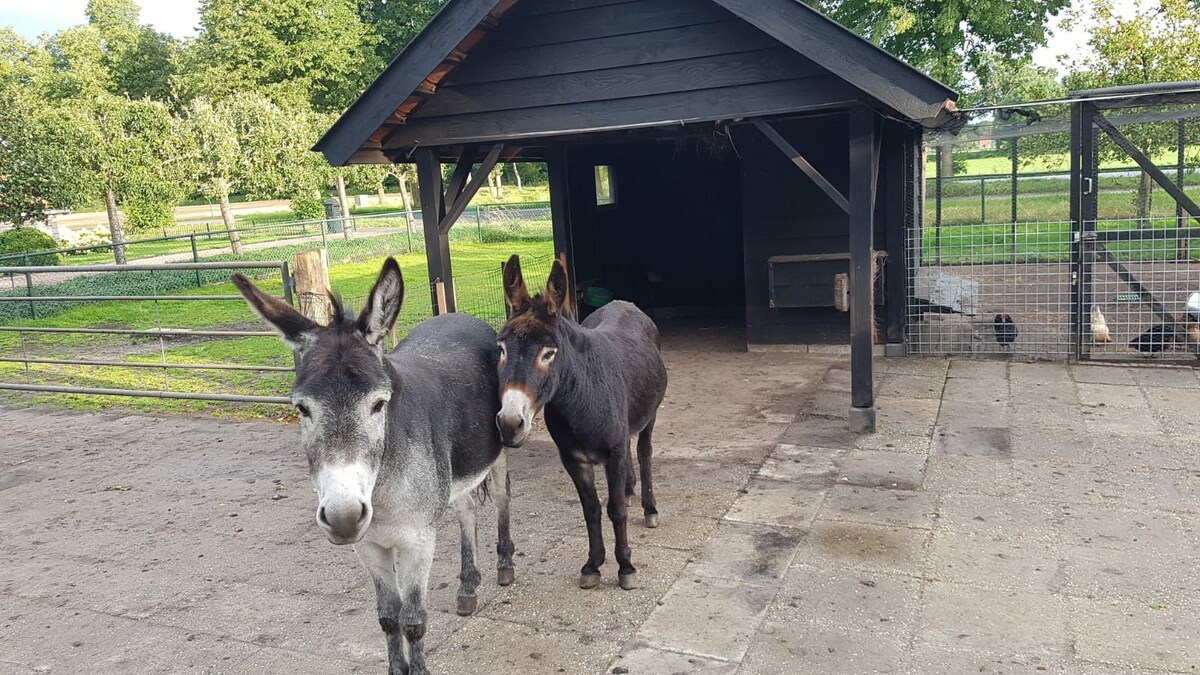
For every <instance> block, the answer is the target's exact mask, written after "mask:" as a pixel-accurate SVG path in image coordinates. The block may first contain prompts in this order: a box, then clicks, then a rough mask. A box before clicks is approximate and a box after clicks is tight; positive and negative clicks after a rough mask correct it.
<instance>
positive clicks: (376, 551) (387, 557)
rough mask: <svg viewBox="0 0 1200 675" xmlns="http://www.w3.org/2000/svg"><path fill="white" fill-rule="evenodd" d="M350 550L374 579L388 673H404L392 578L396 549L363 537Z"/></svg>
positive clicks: (398, 609)
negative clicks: (371, 541)
mask: <svg viewBox="0 0 1200 675" xmlns="http://www.w3.org/2000/svg"><path fill="white" fill-rule="evenodd" d="M354 550H355V551H356V552H357V553H358V559H359V560H361V561H362V563H363V566H364V567H366V568H367V571H368V572H370V574H371V580H372V581H374V582H375V600H376V604H377V605H378V607H379V627H380V628H381V629H383V633H384V635H385V636H387V646H388V675H407V673H408V659H407V658H406V657H405V656H404V634H403V633H402V632H401V630H400V614H401V610H402V609H403V602H402V601H401V599H400V587H399V585H398V584H397V581H396V552H395V550H393V549H390V548H386V547H383V546H379V545H378V544H372V543H370V542H365V541H364V542H360V543H359V544H357V545H355V547H354Z"/></svg>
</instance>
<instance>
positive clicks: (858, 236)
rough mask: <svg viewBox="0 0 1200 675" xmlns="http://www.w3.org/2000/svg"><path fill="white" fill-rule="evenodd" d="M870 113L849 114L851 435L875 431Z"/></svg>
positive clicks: (873, 150) (874, 153)
mask: <svg viewBox="0 0 1200 675" xmlns="http://www.w3.org/2000/svg"><path fill="white" fill-rule="evenodd" d="M875 117H876V116H875V113H874V111H872V110H871V109H870V108H867V107H866V106H858V107H855V108H853V109H852V110H851V111H850V199H849V204H848V206H849V215H850V412H849V422H850V430H851V431H853V432H856V433H874V432H875V377H874V363H873V355H872V350H873V347H874V339H873V336H874V331H875V299H874V297H873V296H874V290H875V279H874V269H873V268H874V265H873V264H872V263H873V258H874V254H873V252H872V239H873V238H874V233H875V176H874V175H873V173H874V171H875V169H876V167H877V166H878V156H877V155H878V147H879V146H878V145H877V144H876V142H875V136H876V130H875V124H876V120H875Z"/></svg>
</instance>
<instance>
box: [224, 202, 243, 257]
mask: <svg viewBox="0 0 1200 675" xmlns="http://www.w3.org/2000/svg"><path fill="white" fill-rule="evenodd" d="M221 220H222V221H224V222H225V231H226V232H228V233H229V250H230V251H233V254H234V255H241V254H242V237H241V235H240V234H238V229H237V223H236V222H234V220H233V212H232V211H230V210H229V191H228V190H222V191H221Z"/></svg>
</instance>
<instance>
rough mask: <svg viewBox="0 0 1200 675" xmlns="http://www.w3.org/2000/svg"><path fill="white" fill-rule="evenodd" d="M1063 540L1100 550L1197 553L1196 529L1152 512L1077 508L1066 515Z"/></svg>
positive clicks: (1186, 522)
mask: <svg viewBox="0 0 1200 675" xmlns="http://www.w3.org/2000/svg"><path fill="white" fill-rule="evenodd" d="M1063 541H1064V542H1065V543H1067V544H1075V545H1088V546H1095V547H1099V548H1130V547H1136V548H1137V549H1138V550H1139V551H1141V552H1143V553H1145V554H1146V555H1154V554H1157V553H1160V552H1161V553H1169V552H1173V551H1180V550H1195V548H1196V547H1197V541H1200V539H1198V536H1197V532H1196V529H1195V526H1194V525H1193V524H1190V523H1189V522H1188V521H1187V520H1185V519H1184V518H1182V517H1180V516H1177V515H1174V514H1166V513H1155V512H1151V511H1130V510H1126V509H1122V508H1112V507H1105V506H1092V505H1074V506H1070V507H1067V508H1065V509H1064V512H1063Z"/></svg>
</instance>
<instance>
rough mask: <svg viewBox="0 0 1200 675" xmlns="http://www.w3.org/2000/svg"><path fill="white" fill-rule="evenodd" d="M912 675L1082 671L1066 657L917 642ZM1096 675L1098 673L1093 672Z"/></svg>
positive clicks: (1033, 674)
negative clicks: (1001, 652)
mask: <svg viewBox="0 0 1200 675" xmlns="http://www.w3.org/2000/svg"><path fill="white" fill-rule="evenodd" d="M912 662H913V667H912V670H911V671H909V672H911V673H912V674H913V675H926V674H928V675H962V674H963V673H972V674H974V673H981V674H982V675H1044V674H1045V673H1080V674H1081V675H1082V673H1084V672H1092V671H1087V670H1083V671H1080V670H1076V668H1078V667H1079V665H1078V664H1076V663H1075V662H1073V661H1072V660H1070V659H1068V658H1065V657H1064V658H1055V657H1043V656H1038V655H1036V654H1033V655H1025V654H995V653H990V652H978V651H975V650H970V649H951V648H948V647H942V646H933V645H929V644H925V643H918V644H917V645H916V646H915V648H914V651H913V656H912ZM1097 675H1098V673H1097Z"/></svg>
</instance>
